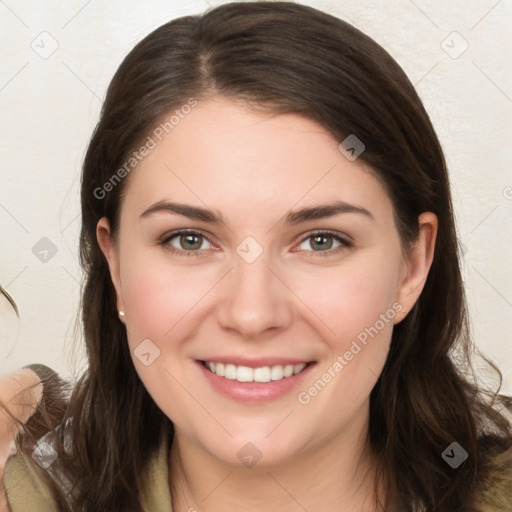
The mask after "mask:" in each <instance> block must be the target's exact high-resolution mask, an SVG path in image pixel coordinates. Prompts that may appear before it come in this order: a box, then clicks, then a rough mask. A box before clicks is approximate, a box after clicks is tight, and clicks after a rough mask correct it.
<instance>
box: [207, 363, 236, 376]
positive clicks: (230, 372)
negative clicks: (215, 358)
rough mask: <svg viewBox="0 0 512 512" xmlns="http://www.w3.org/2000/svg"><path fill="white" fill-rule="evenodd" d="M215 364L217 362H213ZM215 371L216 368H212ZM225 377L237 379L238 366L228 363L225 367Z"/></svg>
mask: <svg viewBox="0 0 512 512" xmlns="http://www.w3.org/2000/svg"><path fill="white" fill-rule="evenodd" d="M212 364H215V363H212ZM212 371H214V370H212ZM224 377H226V379H230V380H235V379H236V366H235V365H234V364H227V365H226V366H225V367H224Z"/></svg>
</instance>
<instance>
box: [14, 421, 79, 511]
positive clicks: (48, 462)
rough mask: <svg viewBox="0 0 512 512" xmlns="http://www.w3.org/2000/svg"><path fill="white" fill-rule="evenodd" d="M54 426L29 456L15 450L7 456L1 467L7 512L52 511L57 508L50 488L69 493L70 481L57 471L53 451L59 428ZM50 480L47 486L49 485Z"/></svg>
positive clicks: (68, 451)
mask: <svg viewBox="0 0 512 512" xmlns="http://www.w3.org/2000/svg"><path fill="white" fill-rule="evenodd" d="M70 423H71V420H68V422H66V424H65V425H64V431H65V434H66V435H65V438H66V441H65V445H64V449H65V451H66V452H67V453H68V454H69V453H70V448H71V446H70V435H69V433H68V429H67V428H66V427H67V426H68V425H70ZM61 427H62V426H61V425H58V426H57V427H55V428H54V429H53V430H51V431H50V432H47V433H46V434H45V435H44V436H43V437H41V438H40V439H39V440H38V441H37V443H36V445H35V448H34V449H33V451H32V452H31V453H26V452H25V451H23V450H22V449H18V451H17V453H16V455H14V456H13V457H11V458H10V459H9V460H8V461H7V464H6V467H5V477H4V486H5V492H6V495H7V501H8V503H9V505H10V507H11V512H18V511H20V512H25V511H27V510H37V512H54V511H57V510H58V506H57V504H56V502H55V499H54V497H53V493H52V491H51V489H50V486H51V485H54V486H55V485H56V486H57V487H58V488H59V489H60V490H62V491H64V496H66V499H67V495H69V493H70V492H71V482H70V481H69V479H68V478H67V477H66V476H65V473H64V471H63V470H62V468H60V463H59V457H58V453H57V449H56V434H57V433H58V431H59V430H60V429H61ZM50 481H51V483H50Z"/></svg>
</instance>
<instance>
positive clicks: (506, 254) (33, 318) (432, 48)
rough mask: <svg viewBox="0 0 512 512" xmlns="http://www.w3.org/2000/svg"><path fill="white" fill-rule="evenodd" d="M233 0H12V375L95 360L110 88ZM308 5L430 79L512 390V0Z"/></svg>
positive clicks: (2, 209)
mask: <svg viewBox="0 0 512 512" xmlns="http://www.w3.org/2000/svg"><path fill="white" fill-rule="evenodd" d="M220 3H223V2H217V1H213V0H209V1H208V2H207V1H205V0H197V1H189V0H188V1H163V0H160V1H157V0H151V1H146V2H142V1H139V2H134V1H128V2H127V1H121V0H108V1H100V0H90V1H87V0H67V1H66V2H57V1H56V0H46V1H45V2H44V3H43V2H41V3H40V2H35V1H26V0H16V1H15V0H6V1H2V2H0V39H1V48H2V53H1V55H2V65H1V67H0V111H1V116H2V117H1V123H0V137H1V141H2V143H1V145H0V162H1V165H0V240H1V242H0V244H1V245H0V246H1V251H0V283H2V284H3V285H4V286H5V287H6V288H7V289H8V290H9V292H10V293H11V294H12V296H13V297H14V298H15V299H16V301H17V303H18V305H19V308H20V312H21V320H20V321H18V319H17V318H16V316H15V315H14V313H13V312H12V310H11V309H10V308H9V306H8V304H7V301H5V300H4V299H2V298H0V373H3V372H7V371H12V370H13V369H15V368H17V367H20V366H22V365H24V364H29V363H34V362H39V363H43V364H47V365H49V366H50V367H52V368H54V369H55V370H56V371H59V372H60V373H61V374H63V375H64V376H66V377H71V376H72V375H73V373H74V372H75V371H76V370H78V369H80V368H81V367H82V365H83V364H84V359H83V351H82V347H81V345H80V340H79V338H77V336H76V335H75V333H74V324H75V318H76V313H77V309H78V298H79V292H80V281H81V275H80V270H79V267H78V259H77V254H78V232H79V220H78V213H79V209H78V204H79V203H78V191H79V171H80V165H81V162H82V158H83V155H84V151H85V149H86V146H87V142H88V139H89V137H90V135H91V133H92V129H93V127H94V125H95V123H96V121H97V119H98V115H99V111H100V107H101V102H102V98H103V96H104V93H105V90H106V86H107V84H108V82H109V80H110V78H111V77H112V75H113V73H114V71H115V69H116V68H117V66H118V65H119V64H120V62H121V60H122V58H123V56H124V55H125V54H126V53H127V52H128V51H129V50H130V49H131V47H132V46H133V45H134V44H135V43H136V42H137V41H139V40H140V39H141V38H142V37H144V36H145V35H146V34H148V33H149V32H150V31H151V30H153V29H155V28H156V27H157V26H159V25H160V24H162V23H164V22H165V21H167V20H169V19H171V18H174V17H178V16H182V15H185V14H195V13H199V12H201V11H203V10H204V9H206V8H208V6H209V5H218V4H220ZM302 3H306V4H308V5H312V6H314V7H318V8H320V9H323V10H325V11H327V12H329V13H331V14H334V15H337V16H339V17H341V18H344V19H346V20H348V21H350V22H352V23H353V24H354V25H355V26H357V27H358V28H360V29H361V30H363V31H364V32H366V33H367V34H369V35H370V36H371V37H373V38H374V39H375V40H376V41H377V42H378V43H380V44H381V45H383V46H384V47H385V48H386V49H387V50H388V51H389V52H390V53H391V54H392V55H393V56H394V57H395V58H396V59H397V61H398V62H399V63H400V64H401V65H402V67H403V68H404V69H405V71H406V72H407V74H408V75H409V77H410V79H411V80H412V82H413V83H414V84H415V85H416V87H417V89H418V92H419V94H420V96H421V97H422V99H423V101H424V103H425V106H426V108H427V110H428V112H429V113H430V115H431V117H432V120H433V123H434V126H435V128H436V130H437V132H438V135H439V137H440V139H441V142H442V144H443V147H444V150H445V152H446V157H447V161H448V165H449V169H450V173H451V180H452V184H453V196H454V203H455V209H456V215H457V223H458V230H459V234H460V240H461V243H462V244H463V248H464V251H465V255H464V267H463V271H464V279H465V283H466V290H467V295H468V300H469V307H470V313H471V318H472V329H473V333H474V338H475V342H476V344H477V346H478V347H479V348H480V349H481V350H482V351H483V352H484V353H485V354H486V355H488V356H489V357H491V358H492V359H494V360H495V361H496V362H498V364H499V365H500V367H501V369H502V370H503V373H504V390H505V391H507V392H508V393H509V394H511V393H512V349H511V348H510V347H511V341H512V339H511V334H510V330H511V327H512V269H511V265H510V262H511V261H512V244H511V243H510V241H511V233H512V171H511V169H510V162H511V161H512V158H511V157H512V148H511V141H512V128H511V123H510V119H511V116H512V72H511V67H510V55H511V52H512V39H511V30H510V27H511V26H512V2H511V1H510V0H501V1H497V0H478V1H477V0H472V1H464V2H463V1H453V0H452V1H450V2H446V1H445V0H415V1H412V0H387V1H381V2H377V1H370V0H345V1H339V0H338V1H320V0H318V1H313V0H312V1H308V2H302ZM454 32H456V33H454ZM466 47H467V48H466ZM53 50H55V51H54V52H53V53H52V54H51V55H48V53H50V52H51V51H53ZM43 238H45V239H48V240H49V241H50V242H49V241H48V240H43V241H42V242H41V239H43ZM38 244H39V245H38ZM41 244H42V245H41ZM34 247H35V249H34ZM43 250H48V251H49V252H48V253H47V254H45V253H42V252H41V251H43ZM52 250H53V252H55V251H56V252H55V254H53V252H52ZM44 257H46V259H47V261H46V262H45V261H41V259H40V258H44Z"/></svg>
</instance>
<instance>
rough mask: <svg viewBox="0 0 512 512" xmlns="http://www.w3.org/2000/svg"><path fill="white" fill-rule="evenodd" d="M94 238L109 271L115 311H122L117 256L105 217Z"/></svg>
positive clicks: (99, 224)
mask: <svg viewBox="0 0 512 512" xmlns="http://www.w3.org/2000/svg"><path fill="white" fill-rule="evenodd" d="M96 238H97V240H98V244H99V246H100V249H101V252H102V253H103V254H104V256H105V258H106V260H107V263H108V267H109V270H110V278H111V279H112V284H113V285H114V288H115V290H116V296H117V310H118V311H124V302H123V296H122V293H121V279H120V277H119V276H120V274H119V255H118V252H117V248H116V246H115V244H114V240H113V238H112V236H111V233H110V224H109V222H108V219H107V218H106V217H102V218H101V219H100V220H99V221H98V224H97V225H96Z"/></svg>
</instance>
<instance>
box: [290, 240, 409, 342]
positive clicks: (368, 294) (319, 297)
mask: <svg viewBox="0 0 512 512" xmlns="http://www.w3.org/2000/svg"><path fill="white" fill-rule="evenodd" d="M389 252H390V251H388V254H387V255H386V253H385V251H383V250H382V249H379V248H376V249H375V250H373V251H367V252H365V254H361V255H358V257H357V258H356V257H354V258H347V259H346V260H345V261H342V262H341V263H340V264H339V265H332V266H330V267H325V266H324V267H321V266H318V267H316V268H312V269H311V270H310V271H309V272H306V271H304V272H300V273H297V274H296V275H295V276H293V275H292V274H290V275H289V280H288V281H287V282H289V283H291V286H290V287H291V288H292V289H293V290H294V292H295V293H296V294H297V296H299V297H300V299H301V301H302V302H303V303H304V304H305V306H306V307H307V308H308V309H309V310H310V311H311V312H312V313H314V315H310V317H309V318H310V321H311V322H314V323H315V325H317V326H318V329H319V330H320V332H321V333H322V335H323V339H324V341H325V342H327V343H328V344H329V345H330V347H331V348H332V349H334V350H336V351H345V350H347V349H348V347H349V346H350V344H351V341H352V340H354V339H356V338H357V337H358V335H360V334H361V333H363V334H362V335H361V338H364V333H365V332H366V331H365V329H369V328H371V327H372V326H374V325H375V324H376V323H377V328H378V330H379V331H380V330H383V331H384V334H385V335H387V336H389V333H390V330H391V327H392V324H393V318H394V316H395V314H396V312H397V309H400V308H399V306H398V307H397V306H396V305H395V307H393V304H394V302H395V297H396V296H397V289H398V288H397V280H398V271H399V265H398V260H397V258H394V257H393V255H390V254H389ZM381 315H387V316H386V318H385V321H384V323H385V325H383V324H382V321H381V318H382V317H381Z"/></svg>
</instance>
